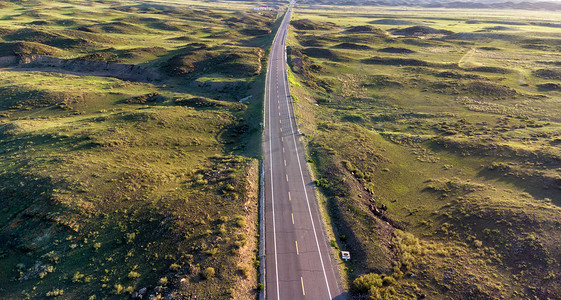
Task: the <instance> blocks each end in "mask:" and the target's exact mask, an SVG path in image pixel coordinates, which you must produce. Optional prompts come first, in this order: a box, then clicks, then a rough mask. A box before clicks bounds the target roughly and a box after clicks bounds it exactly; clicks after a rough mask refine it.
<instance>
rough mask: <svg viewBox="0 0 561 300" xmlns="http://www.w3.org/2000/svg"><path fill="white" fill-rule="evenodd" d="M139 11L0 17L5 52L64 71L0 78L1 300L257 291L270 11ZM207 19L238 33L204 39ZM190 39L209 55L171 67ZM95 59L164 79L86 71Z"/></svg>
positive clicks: (37, 9)
mask: <svg viewBox="0 0 561 300" xmlns="http://www.w3.org/2000/svg"><path fill="white" fill-rule="evenodd" d="M186 4H189V7H188V8H187V7H186V6H185V5H186ZM129 5H132V8H131V9H128V8H127V6H129ZM136 5H137V3H136V2H122V1H121V2H113V1H104V2H96V3H90V2H87V1H74V2H72V3H62V2H56V1H36V2H34V3H29V4H27V3H23V4H9V5H8V6H6V7H5V8H3V9H2V10H1V12H0V14H1V16H0V28H3V30H2V31H1V32H2V33H1V36H0V37H1V38H2V41H0V42H2V44H1V45H0V50H1V51H3V52H2V53H4V54H3V55H14V54H18V55H20V56H21V57H23V58H26V57H29V56H31V55H47V56H51V57H55V58H61V59H70V60H69V61H67V62H66V63H67V64H69V65H71V66H72V67H71V68H66V69H65V68H63V67H57V66H54V67H53V66H51V65H45V64H41V63H36V64H33V65H23V66H21V65H20V66H18V65H15V64H11V65H10V64H8V65H7V66H6V68H5V69H3V71H2V72H0V92H1V93H2V95H3V99H2V101H0V153H2V155H1V157H0V182H1V184H0V202H1V203H2V205H1V207H2V209H0V219H1V220H2V221H1V222H0V226H1V227H2V228H3V229H2V230H1V231H0V241H1V243H0V245H1V246H0V264H1V265H2V266H3V267H2V268H1V270H0V282H1V284H0V294H2V297H4V298H6V299H26V298H29V299H32V298H33V299H34V298H44V297H57V298H60V299H78V298H84V297H86V299H87V298H88V297H90V298H91V297H94V298H96V299H122V298H126V297H130V295H131V294H132V293H133V292H135V291H139V290H140V289H141V288H143V287H149V288H148V291H147V294H146V295H145V297H146V298H147V297H148V296H149V295H150V294H154V295H156V294H160V295H161V296H162V297H164V296H166V295H168V294H170V293H172V292H173V293H176V295H177V296H178V297H180V296H182V295H183V296H188V295H195V296H197V297H198V298H205V299H217V298H228V297H234V298H236V299H249V298H251V297H252V294H253V293H254V292H255V289H256V288H257V283H258V282H257V265H256V264H255V257H256V256H255V251H256V249H257V238H256V234H257V182H258V163H257V158H259V156H260V136H261V134H260V124H259V123H260V122H261V120H260V116H261V109H262V102H261V99H262V87H263V84H264V73H263V72H262V69H263V64H264V61H265V58H264V57H263V56H264V52H265V50H266V49H264V48H266V47H268V45H269V43H270V39H272V34H269V33H267V32H268V31H263V30H261V29H263V28H273V26H274V22H275V15H274V14H270V13H264V14H258V13H257V12H255V11H253V10H251V8H252V7H253V4H251V3H245V2H236V3H230V4H225V3H220V4H216V5H210V4H205V3H198V2H183V3H181V4H177V3H171V2H170V3H166V4H165V5H169V6H170V7H173V8H174V9H171V10H168V9H166V8H165V7H163V8H162V7H160V6H157V5H156V6H154V7H152V8H150V7H146V6H142V5H141V6H138V7H136ZM227 19H228V20H229V21H226V20H227ZM209 20H212V26H210V31H211V33H212V32H220V31H226V30H234V31H236V32H237V31H240V32H244V33H245V35H240V36H241V37H242V38H241V39H240V38H239V36H238V35H237V34H236V35H234V36H233V37H232V38H231V39H230V38H229V37H221V38H212V39H211V38H210V37H209V35H210V34H209V32H206V31H205V30H207V29H209V24H210V23H209V22H210V21H209ZM30 22H33V24H29V23H30ZM231 26H234V27H235V28H234V29H231ZM248 27H251V28H252V30H253V31H247V30H245V29H247V28H248ZM255 28H258V29H260V30H255ZM244 30H245V31H244ZM186 37H187V38H186ZM193 43H198V44H204V46H205V47H206V48H208V51H209V52H212V53H213V54H214V53H216V57H215V59H217V61H214V60H210V61H202V62H201V64H200V65H197V66H196V68H195V70H194V71H193V72H189V73H188V74H169V72H168V71H169V69H167V66H169V62H170V61H171V60H172V58H173V57H175V56H177V55H188V53H189V52H190V51H191V50H189V49H187V50H186V48H188V47H192V45H191V46H189V44H193ZM224 44H226V45H224ZM77 58H78V59H79V60H74V59H77ZM82 60H88V61H92V62H88V63H87V64H86V65H89V66H90V67H83V65H84V64H82V62H81V61H82ZM106 63H110V64H114V63H122V64H136V65H142V66H143V67H145V68H146V69H144V70H149V71H151V72H155V73H157V74H161V75H162V79H161V80H158V81H148V82H139V81H135V80H134V78H133V79H132V80H131V81H125V80H121V79H117V78H114V77H105V76H95V75H99V74H96V73H97V72H99V71H100V70H101V69H102V68H103V67H100V66H105V64H106ZM92 66H93V67H92ZM112 66H116V65H112ZM126 68H128V66H126V67H125V72H127V71H126ZM121 70H123V69H121ZM239 70H246V71H245V72H238V71H239ZM65 73H67V74H65ZM107 75H109V76H113V75H111V74H107ZM116 77H118V76H116ZM243 98H246V101H244V102H243V103H240V102H239V100H240V99H243ZM240 270H243V272H240ZM156 287H158V288H157V289H159V290H160V292H157V290H155V288H156ZM91 299H93V298H91Z"/></svg>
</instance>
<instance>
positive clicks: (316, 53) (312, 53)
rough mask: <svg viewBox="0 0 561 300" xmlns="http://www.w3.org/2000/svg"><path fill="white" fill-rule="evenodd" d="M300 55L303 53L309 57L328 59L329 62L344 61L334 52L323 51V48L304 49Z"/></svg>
mask: <svg viewBox="0 0 561 300" xmlns="http://www.w3.org/2000/svg"><path fill="white" fill-rule="evenodd" d="M302 53H304V54H305V55H307V56H309V57H313V58H325V59H329V60H331V61H343V60H345V59H344V58H343V57H342V56H340V55H339V54H337V53H336V52H335V51H333V50H330V49H325V48H315V47H309V48H304V49H303V50H302Z"/></svg>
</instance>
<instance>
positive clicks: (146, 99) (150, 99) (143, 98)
mask: <svg viewBox="0 0 561 300" xmlns="http://www.w3.org/2000/svg"><path fill="white" fill-rule="evenodd" d="M165 100H166V97H164V96H162V95H160V94H159V93H149V94H145V95H140V96H136V97H131V98H128V99H125V103H128V104H146V103H157V102H163V101H165Z"/></svg>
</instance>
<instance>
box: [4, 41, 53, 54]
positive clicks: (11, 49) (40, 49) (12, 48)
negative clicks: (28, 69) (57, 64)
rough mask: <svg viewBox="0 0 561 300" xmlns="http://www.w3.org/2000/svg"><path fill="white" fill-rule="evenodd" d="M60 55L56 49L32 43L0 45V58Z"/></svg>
mask: <svg viewBox="0 0 561 300" xmlns="http://www.w3.org/2000/svg"><path fill="white" fill-rule="evenodd" d="M61 53H62V51H61V50H60V49H58V48H55V47H51V46H47V45H43V44H40V43H34V42H15V43H0V56H13V55H16V56H26V55H44V56H56V55H59V54H61Z"/></svg>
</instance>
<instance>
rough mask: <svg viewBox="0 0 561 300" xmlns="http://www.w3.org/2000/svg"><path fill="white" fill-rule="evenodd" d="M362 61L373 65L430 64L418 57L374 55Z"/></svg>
mask: <svg viewBox="0 0 561 300" xmlns="http://www.w3.org/2000/svg"><path fill="white" fill-rule="evenodd" d="M363 62H364V63H367V64H373V65H390V66H430V63H429V62H426V61H424V60H420V59H411V58H390V57H379V56H374V57H372V58H367V59H364V60H363Z"/></svg>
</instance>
